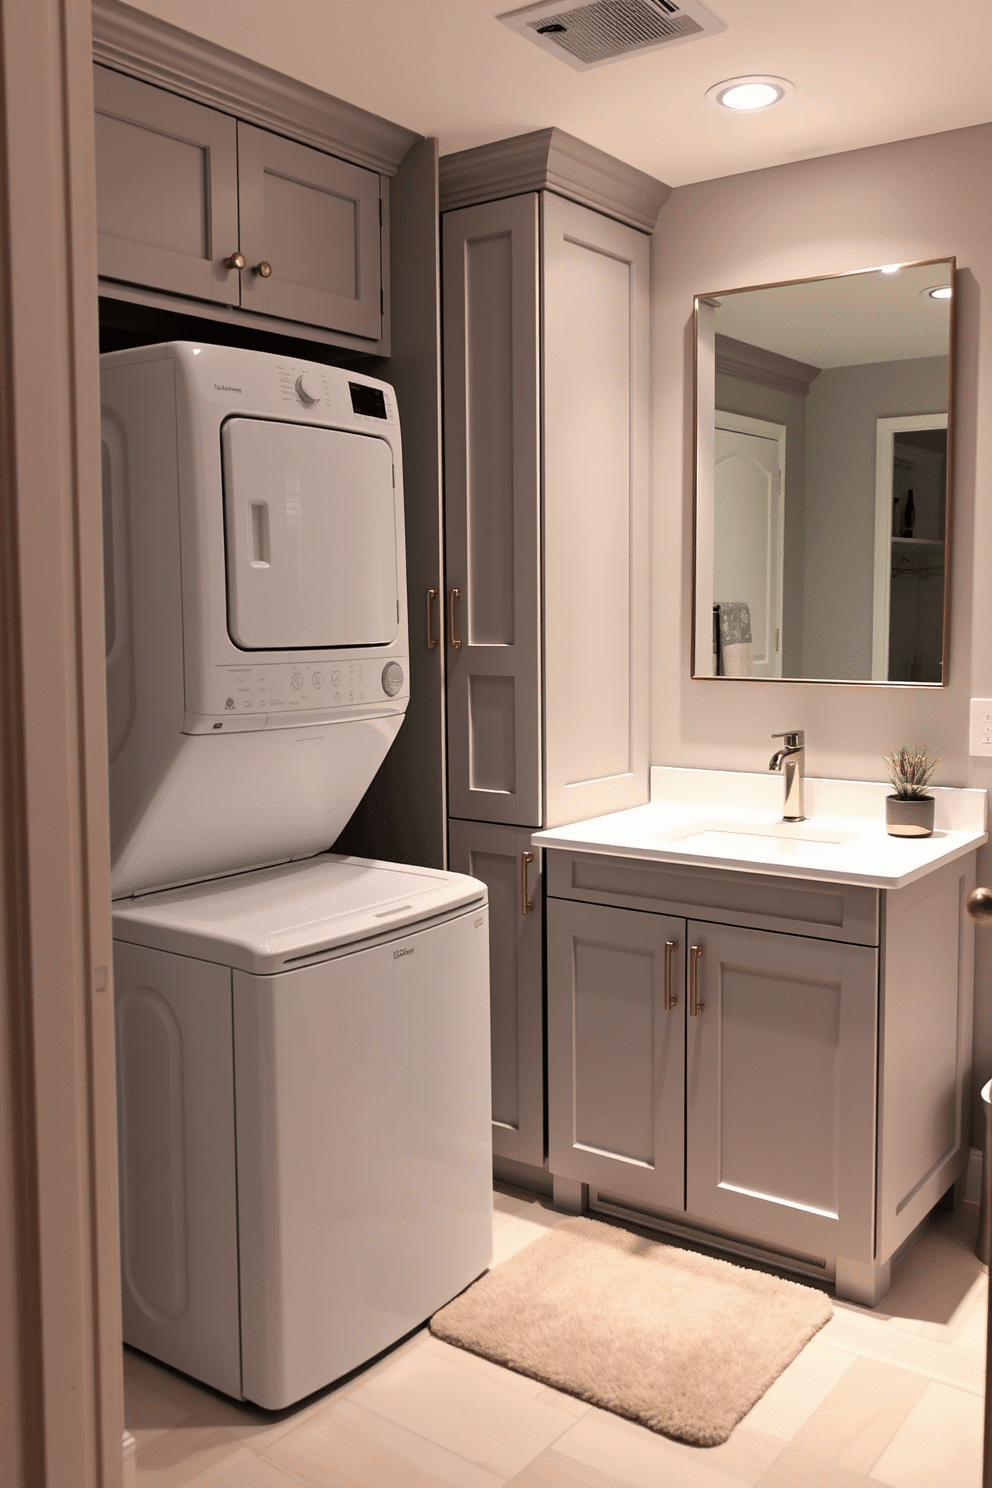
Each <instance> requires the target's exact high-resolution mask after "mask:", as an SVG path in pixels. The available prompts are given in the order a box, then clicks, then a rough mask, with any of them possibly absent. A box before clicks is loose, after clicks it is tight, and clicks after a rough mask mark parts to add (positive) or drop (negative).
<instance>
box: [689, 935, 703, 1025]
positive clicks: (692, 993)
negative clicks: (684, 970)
mask: <svg viewBox="0 0 992 1488" xmlns="http://www.w3.org/2000/svg"><path fill="white" fill-rule="evenodd" d="M702 958H703V948H702V946H698V945H695V946H690V947H689V1017H690V1018H698V1017H699V1015H700V1013H701V1012H702V1011H703V1009H704V1008H705V1007H706V1004H705V1002H700V1000H699V963H700V961H701V960H702Z"/></svg>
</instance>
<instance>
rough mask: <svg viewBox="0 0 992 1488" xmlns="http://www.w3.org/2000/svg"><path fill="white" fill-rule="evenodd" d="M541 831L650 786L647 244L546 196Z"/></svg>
mask: <svg viewBox="0 0 992 1488" xmlns="http://www.w3.org/2000/svg"><path fill="white" fill-rule="evenodd" d="M541 204H542V223H541V227H542V233H541V243H542V255H543V262H542V315H543V323H542V338H541V350H542V359H543V379H542V395H543V403H542V410H543V436H544V437H543V492H544V544H545V549H544V572H543V580H544V687H545V699H544V741H545V764H544V775H545V813H544V825H545V826H547V827H555V826H560V825H561V824H562V823H564V822H573V821H579V820H581V819H582V818H583V817H589V816H601V815H603V814H604V813H605V812H608V811H622V810H624V809H625V808H626V807H628V806H637V805H640V804H641V802H643V801H644V800H646V799H647V781H648V711H647V710H648V635H649V631H650V616H649V613H648V584H649V575H648V546H649V544H648V510H647V481H648V469H647V465H648V427H647V390H648V377H649V367H648V272H649V266H648V239H647V237H646V236H645V234H644V233H642V232H637V231H635V230H634V229H633V228H630V227H625V226H623V225H622V224H621V223H619V222H614V221H613V220H612V219H610V218H609V217H604V216H603V215H602V214H601V213H599V212H591V211H590V210H589V209H588V208H587V207H581V206H577V205H576V204H575V203H574V202H569V201H564V200H563V199H562V198H561V197H559V196H556V195H554V194H553V193H551V192H545V193H544V194H543V196H542V203H541Z"/></svg>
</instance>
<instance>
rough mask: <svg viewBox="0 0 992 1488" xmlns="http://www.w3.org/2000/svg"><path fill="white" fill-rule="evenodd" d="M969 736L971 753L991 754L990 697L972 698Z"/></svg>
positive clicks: (991, 707)
mask: <svg viewBox="0 0 992 1488" xmlns="http://www.w3.org/2000/svg"><path fill="white" fill-rule="evenodd" d="M969 738H970V740H971V750H970V752H971V753H972V754H992V698H972V700H971V731H970V734H969Z"/></svg>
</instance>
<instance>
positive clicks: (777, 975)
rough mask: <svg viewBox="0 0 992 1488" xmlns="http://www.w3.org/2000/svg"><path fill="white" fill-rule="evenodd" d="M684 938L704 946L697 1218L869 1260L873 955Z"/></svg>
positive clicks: (689, 1177)
mask: <svg viewBox="0 0 992 1488" xmlns="http://www.w3.org/2000/svg"><path fill="white" fill-rule="evenodd" d="M687 943H688V945H689V947H690V948H691V947H692V946H694V945H696V946H699V947H700V948H701V951H702V957H701V961H700V965H699V999H700V1001H701V1003H702V1008H701V1010H700V1012H699V1014H698V1016H696V1017H689V1018H688V1020H687V1035H686V1078H687V1092H686V1095H687V1100H686V1199H687V1208H688V1210H689V1213H690V1214H691V1215H692V1216H693V1217H694V1218H699V1219H703V1220H705V1221H707V1222H708V1223H710V1224H713V1225H714V1226H716V1227H717V1228H719V1229H722V1230H726V1231H729V1232H732V1233H734V1234H739V1235H742V1236H752V1237H754V1238H756V1239H758V1240H763V1241H765V1242H768V1243H771V1244H774V1245H779V1246H782V1247H785V1248H787V1249H792V1250H796V1251H798V1252H801V1253H803V1254H806V1255H812V1256H817V1257H822V1258H830V1257H833V1256H835V1255H837V1254H843V1255H845V1256H847V1257H850V1258H852V1259H857V1260H866V1261H867V1260H871V1259H872V1234H873V1228H874V1227H873V1214H874V1203H873V1194H874V1178H875V1143H874V1125H875V1066H876V1047H877V1034H876V1028H877V1016H876V1003H877V953H876V952H875V950H874V949H872V948H869V947H865V946H849V945H842V944H838V943H830V942H827V941H820V940H810V939H807V938H805V937H800V936H791V935H771V934H767V933H765V932H761V931H751V930H738V929H730V928H727V927H724V926H718V925H707V924H702V923H698V922H693V921H690V922H689V925H688V942H687ZM689 954H690V956H691V950H690V953H689Z"/></svg>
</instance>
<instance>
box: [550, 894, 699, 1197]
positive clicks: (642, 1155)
mask: <svg viewBox="0 0 992 1488" xmlns="http://www.w3.org/2000/svg"><path fill="white" fill-rule="evenodd" d="M547 935H548V1092H549V1104H548V1165H549V1167H550V1170H551V1172H552V1173H554V1174H555V1175H556V1176H560V1177H563V1178H574V1179H578V1180H579V1181H580V1182H582V1183H589V1184H592V1185H594V1186H595V1187H597V1188H598V1189H599V1190H600V1196H601V1197H603V1198H606V1197H608V1196H609V1195H610V1194H622V1195H623V1196H624V1197H625V1198H626V1199H628V1200H629V1199H633V1200H635V1201H636V1200H640V1201H642V1202H644V1203H646V1204H650V1205H652V1206H653V1207H655V1208H659V1209H668V1210H674V1211H676V1212H678V1213H681V1212H682V1210H683V1207H684V1174H683V1119H684V1089H685V1086H684V1055H685V1008H684V977H685V955H684V950H685V920H682V919H674V918H671V917H669V916H668V915H655V914H643V913H641V912H640V911H637V910H629V909H614V908H610V907H606V906H603V905H598V904H579V903H576V902H575V901H573V900H568V899H549V900H548V920H547Z"/></svg>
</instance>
